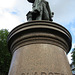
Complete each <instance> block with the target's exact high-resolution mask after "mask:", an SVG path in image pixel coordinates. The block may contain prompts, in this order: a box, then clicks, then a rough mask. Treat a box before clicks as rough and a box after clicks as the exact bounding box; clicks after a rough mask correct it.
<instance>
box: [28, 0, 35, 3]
mask: <svg viewBox="0 0 75 75" xmlns="http://www.w3.org/2000/svg"><path fill="white" fill-rule="evenodd" d="M27 1H28V2H30V3H34V1H35V0H27Z"/></svg>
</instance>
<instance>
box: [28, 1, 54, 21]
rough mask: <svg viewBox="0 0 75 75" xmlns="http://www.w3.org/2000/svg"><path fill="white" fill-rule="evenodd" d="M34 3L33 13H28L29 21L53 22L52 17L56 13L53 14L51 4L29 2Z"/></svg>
mask: <svg viewBox="0 0 75 75" xmlns="http://www.w3.org/2000/svg"><path fill="white" fill-rule="evenodd" d="M28 2H30V3H33V5H32V9H33V10H32V11H29V12H28V13H27V20H28V21H31V20H49V21H53V20H52V17H53V15H54V13H52V12H51V10H50V7H49V4H48V2H47V1H46V0H28Z"/></svg>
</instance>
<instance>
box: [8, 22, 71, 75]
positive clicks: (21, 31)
mask: <svg viewBox="0 0 75 75" xmlns="http://www.w3.org/2000/svg"><path fill="white" fill-rule="evenodd" d="M71 41H72V39H71V35H70V33H69V32H68V31H67V30H66V29H65V28H64V27H63V26H61V25H59V24H57V23H54V22H50V21H31V22H27V23H24V24H22V25H19V26H18V27H16V28H15V29H13V30H12V31H11V32H10V34H9V36H8V46H9V50H10V51H11V52H12V54H13V58H12V62H11V66H10V70H9V75H72V73H71V70H70V66H69V63H68V60H67V57H66V54H65V52H66V53H68V52H69V51H70V48H71Z"/></svg>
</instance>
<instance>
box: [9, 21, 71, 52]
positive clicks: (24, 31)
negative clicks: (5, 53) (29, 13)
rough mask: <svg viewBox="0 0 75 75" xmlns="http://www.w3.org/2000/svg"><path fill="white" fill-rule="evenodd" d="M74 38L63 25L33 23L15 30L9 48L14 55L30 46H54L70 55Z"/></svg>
mask: <svg viewBox="0 0 75 75" xmlns="http://www.w3.org/2000/svg"><path fill="white" fill-rule="evenodd" d="M71 42H72V38H71V35H70V33H69V31H68V30H67V29H66V28H64V27H63V26H62V25H59V24H57V23H54V22H50V21H45V20H42V21H31V22H26V23H23V24H21V25H19V26H17V27H16V28H14V29H13V30H12V31H11V32H10V34H9V36H8V47H9V50H10V51H11V52H12V53H13V52H14V51H15V50H16V49H18V48H20V47H22V46H25V45H30V44H39V43H40V44H52V45H56V46H59V47H61V48H63V49H64V50H65V52H66V53H68V52H69V51H70V49H71Z"/></svg>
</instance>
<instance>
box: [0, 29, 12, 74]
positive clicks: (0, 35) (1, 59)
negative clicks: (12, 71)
mask: <svg viewBox="0 0 75 75" xmlns="http://www.w3.org/2000/svg"><path fill="white" fill-rule="evenodd" d="M8 34H9V32H8V30H7V29H1V30H0V75H8V70H9V66H10V61H11V55H10V53H9V51H8V46H7V36H8Z"/></svg>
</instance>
